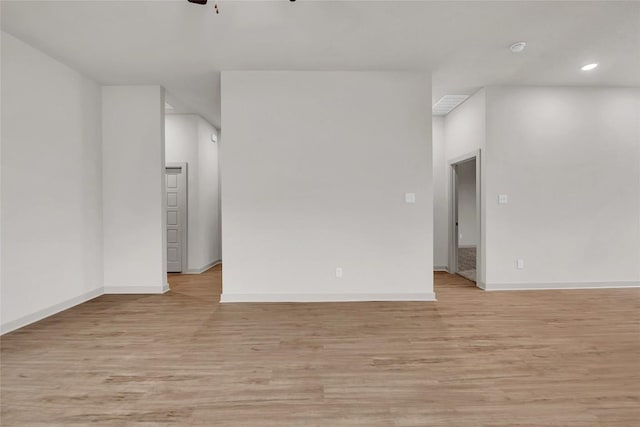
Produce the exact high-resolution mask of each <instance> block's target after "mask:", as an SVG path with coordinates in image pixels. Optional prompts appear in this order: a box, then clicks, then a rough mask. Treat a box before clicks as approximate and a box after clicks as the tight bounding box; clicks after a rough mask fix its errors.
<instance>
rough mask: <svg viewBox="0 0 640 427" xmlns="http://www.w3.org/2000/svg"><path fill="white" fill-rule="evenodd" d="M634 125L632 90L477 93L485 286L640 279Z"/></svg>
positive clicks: (639, 113) (636, 101) (638, 149)
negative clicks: (483, 159) (483, 100)
mask: <svg viewBox="0 0 640 427" xmlns="http://www.w3.org/2000/svg"><path fill="white" fill-rule="evenodd" d="M639 126H640V89H638V88H635V89H630V88H617V89H614V88H570V87H554V88H549V87H493V88H488V89H487V156H488V158H489V160H488V166H487V168H486V169H485V175H486V192H485V194H486V218H487V224H486V233H487V234H486V239H487V241H486V251H487V271H486V286H487V288H488V289H496V288H505V287H506V288H522V287H554V286H558V287H561V286H568V287H571V286H603V285H618V286H624V285H633V284H635V285H640V262H639V260H640V220H639V218H640V129H639ZM447 142H448V141H447ZM499 193H506V194H508V196H509V203H508V204H507V205H498V204H497V197H498V194H499ZM518 258H522V259H524V262H525V268H524V269H522V270H519V269H517V268H516V260H517V259H518Z"/></svg>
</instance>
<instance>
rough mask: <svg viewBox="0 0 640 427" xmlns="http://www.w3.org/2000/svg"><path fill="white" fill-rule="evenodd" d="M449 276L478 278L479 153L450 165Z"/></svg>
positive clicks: (473, 279)
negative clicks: (450, 274) (451, 274)
mask: <svg viewBox="0 0 640 427" xmlns="http://www.w3.org/2000/svg"><path fill="white" fill-rule="evenodd" d="M449 164H450V176H451V179H450V201H451V203H450V220H449V223H450V236H449V247H450V254H449V266H450V273H453V274H458V275H460V276H462V277H464V278H466V279H468V280H471V281H472V282H474V283H476V286H477V283H478V280H479V277H480V274H479V272H480V236H481V233H480V151H477V152H474V153H470V154H468V155H465V156H462V157H459V158H457V159H454V160H453V161H451V162H450V163H449Z"/></svg>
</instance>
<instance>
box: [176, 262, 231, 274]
mask: <svg viewBox="0 0 640 427" xmlns="http://www.w3.org/2000/svg"><path fill="white" fill-rule="evenodd" d="M218 264H222V260H217V261H213V262H210V263H209V264H207V265H205V266H204V267H202V268H190V269H188V270H187V271H185V272H184V273H182V274H202V273H204V272H205V271H207V270H209V269H210V268H213V267H215V266H216V265H218Z"/></svg>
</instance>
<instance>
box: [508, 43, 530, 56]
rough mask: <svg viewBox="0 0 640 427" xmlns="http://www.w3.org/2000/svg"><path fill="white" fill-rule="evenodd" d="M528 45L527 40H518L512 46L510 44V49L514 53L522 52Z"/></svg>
mask: <svg viewBox="0 0 640 427" xmlns="http://www.w3.org/2000/svg"><path fill="white" fill-rule="evenodd" d="M525 47H527V43H525V42H518V43H514V44H512V45H511V46H509V50H511V52H513V53H520V52H522V51H523V50H524V48H525Z"/></svg>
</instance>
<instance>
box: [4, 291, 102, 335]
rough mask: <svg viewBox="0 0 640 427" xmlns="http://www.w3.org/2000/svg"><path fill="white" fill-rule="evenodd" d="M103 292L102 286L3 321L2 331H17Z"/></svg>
mask: <svg viewBox="0 0 640 427" xmlns="http://www.w3.org/2000/svg"><path fill="white" fill-rule="evenodd" d="M102 294H103V290H102V287H100V288H97V289H94V290H92V291H89V292H85V293H83V294H82V295H78V296H77V297H74V298H71V299H68V300H66V301H63V302H61V303H58V304H54V305H52V306H50V307H47V308H43V309H42V310H38V311H36V312H35V313H31V314H28V315H26V316H22V317H20V318H19V319H16V320H11V321H9V322H6V323H3V324H2V325H1V326H0V333H1V334H6V333H8V332H11V331H15V330H16V329H19V328H22V327H23V326H27V325H29V324H31V323H34V322H37V321H38V320H42V319H44V318H45V317H49V316H52V315H54V314H56V313H59V312H61V311H64V310H67V309H69V308H71V307H73V306H76V305H78V304H82V303H83V302H87V301H89V300H91V299H94V298H96V297H99V296H100V295H102Z"/></svg>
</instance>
